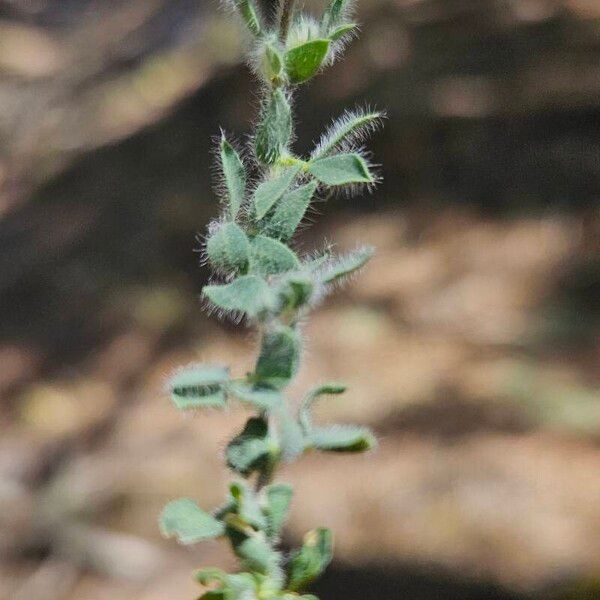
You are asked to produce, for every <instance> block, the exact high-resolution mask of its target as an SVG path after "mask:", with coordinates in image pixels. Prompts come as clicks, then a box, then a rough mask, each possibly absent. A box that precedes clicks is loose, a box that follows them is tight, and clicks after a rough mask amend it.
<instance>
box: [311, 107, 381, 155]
mask: <svg viewBox="0 0 600 600" xmlns="http://www.w3.org/2000/svg"><path fill="white" fill-rule="evenodd" d="M383 116H384V115H383V113H380V112H377V111H366V110H362V109H356V110H353V111H347V112H345V113H344V114H343V115H342V116H341V117H339V118H337V119H336V120H335V121H334V122H333V123H332V124H331V125H330V126H329V127H328V128H327V130H326V131H325V133H324V134H323V135H322V136H321V139H320V140H319V143H318V144H317V146H316V148H315V149H314V151H313V153H312V158H313V160H316V159H319V158H323V157H325V156H328V155H329V154H331V153H332V152H333V151H334V150H336V149H338V148H347V147H348V146H350V145H352V144H357V143H360V142H362V141H363V139H364V138H365V137H366V135H367V134H369V133H371V132H372V131H374V130H376V129H377V128H378V127H379V126H380V125H381V120H382V118H383Z"/></svg>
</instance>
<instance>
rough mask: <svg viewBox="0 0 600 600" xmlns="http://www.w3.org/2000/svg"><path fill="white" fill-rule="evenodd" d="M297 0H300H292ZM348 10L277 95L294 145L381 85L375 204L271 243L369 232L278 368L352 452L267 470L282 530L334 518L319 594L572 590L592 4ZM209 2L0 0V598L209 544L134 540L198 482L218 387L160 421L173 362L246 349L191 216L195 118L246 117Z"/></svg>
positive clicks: (200, 556) (14, 599) (161, 584)
mask: <svg viewBox="0 0 600 600" xmlns="http://www.w3.org/2000/svg"><path fill="white" fill-rule="evenodd" d="M321 4H322V3H321V2H320V1H319V0H314V1H312V0H311V1H310V2H308V1H307V2H306V5H307V7H308V8H319V6H320V5H321ZM359 14H360V21H361V22H362V24H363V34H362V36H361V38H360V40H359V41H358V42H356V43H354V44H353V45H352V47H351V48H350V50H349V52H348V54H347V58H346V60H345V61H344V62H342V63H339V64H337V65H335V67H334V68H333V69H331V71H329V72H328V73H327V75H326V76H324V77H321V78H319V79H318V80H316V81H315V82H314V83H313V84H311V85H310V86H309V87H307V88H305V89H303V90H302V92H301V93H300V94H299V95H298V98H297V108H298V122H299V124H300V127H299V139H298V143H297V149H298V150H299V151H306V150H307V149H308V148H310V145H311V143H312V142H313V140H315V139H316V138H317V137H318V134H319V133H320V131H321V129H322V128H323V126H324V125H325V124H327V123H328V122H329V121H330V119H331V118H332V117H333V116H335V115H337V114H339V113H340V112H341V111H342V110H343V108H345V107H348V106H351V105H352V104H355V103H359V104H365V103H369V104H371V105H375V106H377V107H386V108H387V109H388V115H389V119H388V121H387V124H386V128H385V130H384V131H383V132H382V133H380V134H378V135H377V136H376V138H375V141H374V144H373V149H374V151H375V156H376V159H377V161H378V162H381V163H383V165H384V169H383V172H384V175H385V181H384V184H383V185H382V186H381V188H380V189H379V190H378V191H377V192H376V193H375V194H374V195H373V196H365V197H360V198H356V199H353V200H351V201H348V200H346V199H343V198H339V199H335V200H332V201H331V202H328V203H327V204H319V205H318V206H317V207H316V208H317V210H316V211H315V215H314V216H315V219H316V217H318V220H317V223H316V225H315V226H314V227H313V228H311V229H307V230H306V231H305V232H304V233H303V235H302V239H301V241H300V242H299V245H300V247H301V248H302V249H305V250H310V249H311V248H314V247H315V245H318V244H319V243H320V241H321V240H322V239H323V238H324V237H326V238H327V239H329V240H332V241H334V242H335V243H336V244H338V245H339V247H340V248H342V249H343V248H351V247H353V246H354V245H356V244H359V243H372V244H374V245H376V246H377V247H378V254H377V257H376V258H375V259H374V260H373V263H372V265H371V266H370V267H369V268H368V269H367V270H365V271H364V272H363V273H362V274H361V275H360V276H359V277H358V278H357V279H356V280H355V281H354V282H353V283H352V284H351V285H350V286H348V287H347V288H346V289H344V290H343V291H341V292H339V293H338V294H337V295H335V296H334V297H333V298H331V299H330V300H328V301H327V302H326V303H325V304H324V305H323V306H322V307H320V308H319V309H318V311H316V313H315V314H314V317H313V319H312V320H311V322H310V323H309V325H308V326H307V338H308V341H309V350H308V355H307V361H306V364H305V366H304V368H303V371H302V373H301V375H300V377H299V381H298V384H297V386H296V389H297V390H298V391H301V390H304V389H305V388H306V387H307V386H308V385H310V384H312V383H314V382H315V381H327V380H342V381H346V382H347V383H348V384H349V386H350V391H349V393H348V394H347V395H346V396H345V397H343V398H340V399H334V400H331V401H329V402H328V403H323V405H322V407H321V412H320V415H321V417H322V418H323V419H333V418H339V419H344V420H346V421H349V422H354V421H356V422H365V423H368V424H370V425H371V426H373V427H374V428H375V429H376V431H377V432H378V434H379V436H380V438H381V448H380V450H379V451H378V452H377V453H376V454H374V455H372V456H365V457H359V458H355V457H350V458H344V457H325V456H319V457H316V458H307V459H305V460H303V461H302V462H299V463H298V464H295V465H293V466H291V467H289V468H287V469H286V471H285V473H283V475H282V476H283V477H284V478H285V479H286V480H289V481H292V482H293V483H294V484H295V485H296V500H295V504H294V511H293V517H292V519H291V522H290V526H289V536H288V538H287V539H286V543H289V544H293V543H296V542H297V541H298V540H299V539H300V536H301V534H302V533H303V532H304V531H305V530H306V529H308V528H311V527H314V526H317V525H327V526H331V527H333V528H334V529H335V532H336V541H337V554H336V558H337V560H336V562H335V563H334V565H333V566H332V567H331V569H330V570H329V572H328V574H327V576H326V577H325V578H324V579H323V581H322V582H321V583H320V584H319V585H318V586H316V588H315V592H316V593H318V594H319V595H321V597H322V599H323V600H335V599H341V598H344V599H345V600H358V599H360V600H371V599H377V600H380V599H382V598H386V599H387V598H389V599H392V598H394V599H395V598H407V599H410V600H438V599H439V600H509V599H510V600H526V599H552V600H594V599H600V371H599V369H598V367H599V362H600V337H599V335H598V334H599V333H600V306H599V304H600V211H599V206H600V205H599V203H598V199H599V197H600V1H599V0H361V1H360V11H359ZM240 31H241V29H239V28H238V25H237V24H236V23H235V21H234V20H232V19H231V18H230V17H229V16H227V15H225V14H223V13H222V12H220V11H219V10H218V6H217V2H216V0H215V1H213V0H0V315H1V316H0V397H1V399H2V400H1V402H2V407H1V411H0V428H1V434H0V598H7V599H11V600H38V599H42V598H43V599H44V600H104V599H107V600H108V599H110V600H125V599H127V600H132V599H139V600H167V599H176V598H177V599H184V598H190V599H192V598H195V597H196V595H198V594H199V591H200V590H199V588H197V587H196V585H195V584H194V583H193V582H192V581H191V571H192V569H193V568H195V567H198V566H201V565H207V564H216V565H221V566H232V565H233V561H232V559H231V557H230V555H229V554H228V553H227V552H226V550H225V549H224V548H223V546H222V545H221V544H219V543H214V544H212V543H209V544H206V545H202V546H199V547H196V548H193V549H192V550H189V549H182V548H180V547H177V545H176V544H175V543H173V542H171V541H164V540H162V539H161V537H160V535H159V532H158V529H157V524H156V521H157V515H158V513H159V511H160V509H161V508H162V506H163V504H164V503H165V502H166V501H168V500H169V499H171V498H173V497H177V496H179V495H185V496H192V497H196V498H198V500H199V502H200V504H201V505H202V506H204V507H207V508H209V507H212V506H214V505H216V504H217V503H218V502H220V500H221V498H222V496H223V493H224V489H225V484H226V481H227V480H228V474H227V473H226V472H225V471H224V468H223V466H222V464H221V456H220V452H221V451H222V449H223V447H224V444H225V443H226V441H227V439H228V437H229V436H230V435H231V434H232V433H233V432H234V431H237V430H238V429H239V428H240V426H241V424H242V423H243V422H244V419H245V415H244V414H243V413H242V412H241V411H239V412H238V411H232V412H230V413H227V414H216V413H215V414H210V415H199V416H197V417H191V418H184V417H182V416H181V414H180V413H178V412H177V411H176V410H174V409H173V408H172V407H171V405H170V402H169V399H168V398H167V396H166V395H165V394H164V391H163V387H164V379H165V376H166V375H167V374H168V373H169V372H170V370H171V369H172V368H173V367H175V366H177V365H180V364H181V363H186V362H189V361H191V360H203V359H207V360H211V361H222V362H224V363H225V364H232V365H234V367H235V370H236V372H239V373H243V372H244V369H245V367H246V366H247V365H248V364H249V362H250V361H251V360H252V354H251V353H252V349H253V347H254V346H253V343H254V339H253V337H252V335H251V333H249V332H248V331H246V330H240V329H237V328H234V327H232V326H230V325H228V324H226V323H220V322H218V321H215V320H214V319H210V318H208V317H207V316H206V315H205V314H204V313H203V312H202V311H201V307H200V303H199V300H198V296H199V292H200V289H201V287H202V285H203V283H204V281H205V278H206V277H207V271H206V269H201V268H199V264H198V255H197V254H196V253H194V251H193V250H194V249H195V248H197V244H198V243H197V240H196V235H197V233H198V232H202V231H203V230H204V227H205V225H206V223H207V222H208V220H209V219H211V218H212V217H214V216H215V215H216V214H217V212H218V203H217V199H216V197H215V195H214V193H213V192H212V189H211V183H212V171H211V165H210V157H211V149H212V147H213V142H212V138H213V136H215V134H218V132H219V126H220V125H222V126H223V127H224V128H225V129H226V130H227V131H231V132H236V133H238V134H239V136H240V139H243V138H244V136H245V135H246V134H248V133H249V131H250V129H249V122H250V121H251V120H252V119H253V117H254V115H255V113H256V107H257V98H256V95H255V87H254V84H253V82H252V80H251V78H250V76H249V74H248V70H247V68H246V67H245V66H244V64H243V61H242V58H241V57H242V51H243V45H244V44H243V41H242V40H241V38H240Z"/></svg>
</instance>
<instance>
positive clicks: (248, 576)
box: [160, 0, 382, 600]
mask: <svg viewBox="0 0 600 600" xmlns="http://www.w3.org/2000/svg"><path fill="white" fill-rule="evenodd" d="M227 5H228V6H229V7H230V8H231V9H232V10H233V11H235V12H236V13H237V14H238V15H239V17H241V20H242V21H243V23H244V24H245V26H246V28H247V29H248V31H249V33H250V37H251V38H252V44H251V50H250V52H249V56H250V62H251V65H252V67H253V69H254V71H255V73H256V75H257V76H258V78H259V79H260V85H261V94H262V101H261V107H260V114H259V118H258V124H257V125H256V128H255V131H254V135H253V137H252V139H251V143H250V148H249V150H247V151H246V152H240V151H239V150H238V149H237V148H236V145H235V144H234V143H233V142H232V141H231V140H230V139H229V138H228V137H227V136H226V135H224V134H223V135H222V136H221V139H220V141H219V148H218V161H219V172H220V174H221V186H220V192H221V195H222V203H223V214H222V215H221V217H220V218H219V219H218V220H216V221H215V222H213V223H212V224H210V225H209V227H208V234H207V236H206V239H205V244H204V248H203V252H204V256H205V258H206V262H207V263H208V264H209V265H210V267H212V269H213V271H214V275H215V276H214V281H213V282H211V285H208V286H205V287H204V289H203V291H202V294H203V297H204V299H205V301H206V303H207V305H208V306H209V307H210V308H211V309H212V310H214V311H217V312H218V313H219V314H221V315H224V316H229V317H232V318H233V319H234V320H235V321H237V322H240V321H242V320H244V321H245V322H246V323H247V324H248V325H249V326H252V327H255V328H256V329H257V330H258V333H259V336H260V348H259V351H258V358H257V360H256V363H255V367H254V371H253V372H251V373H248V374H247V375H246V376H245V377H241V378H237V377H234V376H232V374H231V372H230V370H229V369H228V368H226V367H222V366H214V365H192V366H189V367H185V368H183V369H181V370H179V371H177V372H176V373H175V374H174V375H173V376H172V377H171V379H170V381H169V384H168V385H169V391H170V394H171V397H172V400H173V402H174V404H175V406H176V407H177V408H178V409H180V410H183V411H187V410H197V409H201V408H205V407H211V408H213V409H214V408H217V409H220V408H224V407H226V406H227V404H228V403H230V402H239V403H241V404H243V405H245V406H246V407H248V408H249V409H250V410H251V411H252V412H253V416H251V417H250V418H249V419H248V421H247V423H246V425H245V427H244V428H243V430H242V431H241V432H239V433H238V434H237V435H236V436H235V437H234V438H233V439H232V440H231V441H230V442H229V444H228V445H227V447H226V450H225V459H226V462H227V466H228V467H229V469H231V471H233V473H234V474H235V476H236V478H235V480H234V481H233V482H232V483H231V484H230V485H229V490H228V494H227V498H226V500H225V502H224V504H223V505H222V506H221V507H219V508H217V509H215V510H213V511H212V512H206V511H205V510H203V509H201V508H200V507H199V506H198V504H197V503H196V502H195V501H194V500H192V499H189V498H182V499H178V500H174V501H172V502H170V503H169V504H167V506H166V507H165V509H164V511H163V513H162V515H161V517H160V527H161V530H162V532H163V534H164V535H165V536H168V537H175V538H176V539H177V540H178V541H179V542H180V543H181V544H186V545H187V544H195V543H197V542H200V541H202V540H207V539H212V538H221V537H223V538H227V539H228V540H229V542H230V544H231V547H232V549H233V551H234V553H235V555H236V556H237V557H238V558H239V561H240V566H241V571H240V572H238V573H235V574H228V573H225V572H223V571H221V570H220V569H213V568H209V569H202V570H200V571H199V572H198V573H197V574H196V578H197V580H198V581H199V582H200V583H201V584H203V585H205V586H206V587H207V588H208V589H209V591H208V592H206V593H205V594H204V595H203V596H202V598H203V599H204V600H258V599H261V600H270V599H278V598H280V599H284V600H292V599H293V598H303V599H304V600H311V599H312V600H315V596H313V595H311V594H306V593H305V592H306V588H307V586H309V585H310V584H311V583H312V582H313V581H314V580H315V579H316V578H317V577H318V576H319V575H320V574H321V573H322V572H323V571H324V569H325V568H326V567H327V565H328V564H329V562H330V561H331V558H332V534H331V531H329V530H328V529H324V528H319V529H315V530H313V531H310V532H309V533H307V534H306V536H305V537H304V542H303V545H302V547H301V548H299V549H296V550H293V551H292V552H291V553H285V552H284V551H283V550H282V549H281V546H280V537H281V530H282V526H283V525H284V522H285V520H286V517H287V513H288V510H289V507H290V503H291V500H292V488H291V486H290V485H287V484H285V483H278V482H275V481H274V476H275V474H276V472H277V468H278V467H279V466H280V465H281V464H282V463H286V462H290V461H293V460H295V459H297V458H298V457H300V455H302V454H303V453H304V452H307V451H311V450H317V451H324V452H363V451H366V450H370V449H372V448H373V447H374V446H375V445H376V440H375V437H374V436H373V434H372V433H371V431H370V430H369V429H367V428H366V427H359V426H354V425H328V426H320V425H315V424H314V423H313V420H312V418H311V411H312V408H313V405H314V403H315V402H316V401H317V400H319V399H320V398H322V397H323V396H326V395H330V394H342V393H343V392H344V391H345V387H344V386H343V385H339V384H336V383H332V384H326V385H320V386H318V387H315V388H314V389H312V390H311V391H309V392H308V393H307V394H306V396H305V397H304V399H303V400H302V401H301V402H300V403H299V404H298V405H297V404H294V403H293V402H292V401H291V400H290V398H289V397H286V388H287V387H288V386H289V384H290V382H291V381H292V379H293V378H294V376H295V375H296V373H297V371H298V367H299V364H300V359H301V355H302V345H303V342H302V332H301V325H302V323H303V321H304V320H305V318H306V315H307V313H308V312H309V311H310V309H311V308H312V307H314V306H315V304H316V303H317V302H318V301H319V300H320V299H322V298H323V297H324V296H325V295H326V294H327V293H328V292H329V291H330V290H331V289H333V288H334V287H335V286H336V284H337V283H338V282H341V281H343V280H344V279H346V278H347V277H348V276H349V275H351V274H352V273H354V272H355V271H357V270H358V269H360V268H361V267H362V266H363V265H364V264H365V263H366V262H367V261H368V260H369V258H370V257H371V255H372V250H371V249H370V248H366V247H363V248H358V249H356V250H355V251H353V252H351V253H348V254H345V255H342V256H339V255H336V254H335V253H334V252H333V250H332V248H331V247H327V248H325V249H324V250H323V251H321V252H320V253H318V254H312V255H310V256H299V255H298V254H297V253H296V252H295V251H294V250H293V249H292V247H290V244H291V243H292V240H293V238H294V235H295V233H296V231H297V229H298V227H299V226H300V224H301V223H302V221H303V220H304V219H305V215H306V212H307V211H308V210H309V209H310V206H311V203H312V202H314V201H315V200H316V199H317V198H319V197H320V198H321V199H325V198H327V197H329V196H330V195H331V193H332V192H337V191H342V192H346V193H355V192H357V191H361V190H364V189H365V188H367V189H369V188H371V187H372V186H374V185H375V183H376V181H377V176H376V175H375V174H374V171H373V168H372V165H370V163H369V160H368V158H367V156H366V155H365V153H364V152H363V151H362V149H361V144H362V143H363V141H364V139H365V137H366V135H367V134H369V133H371V132H372V131H374V130H375V129H376V128H377V127H378V126H379V125H380V123H381V119H382V114H381V113H379V112H376V111H371V110H363V109H360V110H355V111H348V112H346V113H345V114H344V115H343V116H342V117H341V118H339V119H337V120H336V121H334V122H333V124H332V125H331V126H330V127H329V128H328V129H327V130H326V131H325V133H324V134H323V136H322V137H321V139H320V140H319V142H318V143H317V144H316V146H315V148H314V150H313V151H312V154H311V155H310V156H309V157H300V156H297V155H296V154H294V152H293V150H292V140H293V137H294V120H293V117H292V106H291V104H292V96H293V92H294V90H295V89H296V88H297V87H298V86H300V85H302V84H304V83H305V82H307V81H309V80H311V79H312V78H313V77H314V76H315V75H317V74H318V73H319V72H320V71H322V70H323V69H324V68H325V67H327V66H329V65H331V64H332V63H333V62H334V60H335V59H336V58H338V57H339V56H340V55H341V54H342V51H343V49H344V47H345V46H346V44H347V43H348V42H349V41H350V40H351V39H352V37H353V36H354V35H355V34H356V32H357V25H356V23H354V22H353V21H352V18H351V17H352V8H353V7H352V3H351V0H330V1H329V3H328V5H327V6H326V8H325V10H324V13H323V14H322V16H321V18H320V19H319V20H317V19H315V18H314V17H313V16H310V15H306V14H302V13H301V12H300V11H298V10H297V9H296V7H295V5H294V1H293V0H281V2H280V3H279V6H278V10H277V13H276V15H275V16H274V18H273V19H271V20H270V21H267V20H266V19H265V17H264V16H263V15H262V14H261V13H260V11H259V8H258V6H257V5H256V4H255V2H254V1H253V0H228V2H227Z"/></svg>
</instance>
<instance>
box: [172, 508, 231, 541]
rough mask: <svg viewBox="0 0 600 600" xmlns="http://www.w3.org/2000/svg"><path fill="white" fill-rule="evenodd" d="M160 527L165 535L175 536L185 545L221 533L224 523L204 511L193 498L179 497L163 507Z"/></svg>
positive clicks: (223, 529)
mask: <svg viewBox="0 0 600 600" xmlns="http://www.w3.org/2000/svg"><path fill="white" fill-rule="evenodd" d="M160 529H161V532H162V534H163V535H164V536H165V537H175V538H177V540H178V541H179V543H180V544H186V545H187V544H195V543H196V542H200V541H202V540H208V539H211V538H216V537H219V536H221V535H223V533H224V532H225V525H224V524H223V523H222V522H221V521H217V519H215V518H214V517H213V516H211V515H209V514H208V513H207V512H204V511H203V510H202V509H201V508H200V507H199V506H198V505H197V504H196V503H195V502H194V501H193V500H190V499H189V498H180V499H179V500H173V501H172V502H169V504H167V505H166V506H165V508H164V509H163V512H162V514H161V517H160Z"/></svg>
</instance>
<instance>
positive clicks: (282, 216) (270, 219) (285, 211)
mask: <svg viewBox="0 0 600 600" xmlns="http://www.w3.org/2000/svg"><path fill="white" fill-rule="evenodd" d="M316 189H317V183H316V182H315V181H311V182H310V183H307V184H306V185H303V186H300V187H298V188H296V189H295V190H291V191H290V192H287V193H286V194H284V195H283V197H282V198H281V200H280V201H279V202H278V203H277V205H276V206H275V209H274V211H273V213H272V214H270V215H268V216H267V217H266V218H265V219H264V220H263V222H262V223H260V224H259V225H260V226H261V228H262V232H263V233H264V234H265V235H267V236H269V237H272V238H275V239H278V240H282V241H287V240H289V239H291V238H292V236H293V235H294V233H295V232H296V229H297V228H298V225H300V222H301V221H302V219H303V218H304V214H305V213H306V211H307V209H308V206H309V204H310V201H311V199H312V197H313V194H314V193H315V191H316Z"/></svg>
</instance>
